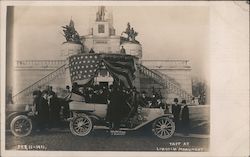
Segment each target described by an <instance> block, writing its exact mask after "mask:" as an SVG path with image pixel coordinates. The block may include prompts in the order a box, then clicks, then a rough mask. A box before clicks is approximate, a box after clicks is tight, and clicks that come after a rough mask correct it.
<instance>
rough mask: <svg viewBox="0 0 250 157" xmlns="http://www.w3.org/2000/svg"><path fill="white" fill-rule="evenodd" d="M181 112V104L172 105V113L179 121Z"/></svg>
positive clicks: (176, 120)
mask: <svg viewBox="0 0 250 157" xmlns="http://www.w3.org/2000/svg"><path fill="white" fill-rule="evenodd" d="M180 112H181V105H179V104H177V105H176V104H173V105H172V113H173V115H174V121H175V122H176V123H177V122H178V121H179V120H180Z"/></svg>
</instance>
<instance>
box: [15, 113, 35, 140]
mask: <svg viewBox="0 0 250 157" xmlns="http://www.w3.org/2000/svg"><path fill="white" fill-rule="evenodd" d="M10 129H11V132H12V134H13V135H15V136H17V137H24V136H28V135H29V134H30V133H31V131H32V122H31V120H30V118H28V117H27V116H25V115H19V116H16V117H15V118H13V120H12V121H11V123H10Z"/></svg>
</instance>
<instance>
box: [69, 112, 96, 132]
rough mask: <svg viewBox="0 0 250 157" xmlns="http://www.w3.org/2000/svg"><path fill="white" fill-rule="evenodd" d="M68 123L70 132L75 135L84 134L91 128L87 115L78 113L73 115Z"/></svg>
mask: <svg viewBox="0 0 250 157" xmlns="http://www.w3.org/2000/svg"><path fill="white" fill-rule="evenodd" d="M69 125H70V131H71V133H72V134H74V135H77V136H86V135H88V134H89V133H90V132H91V130H92V128H93V123H92V121H91V119H90V118H89V116H87V115H78V116H76V117H74V118H73V119H72V120H71V121H70V124H69Z"/></svg>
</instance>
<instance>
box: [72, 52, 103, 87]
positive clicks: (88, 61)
mask: <svg viewBox="0 0 250 157" xmlns="http://www.w3.org/2000/svg"><path fill="white" fill-rule="evenodd" d="M100 64H101V58H100V55H98V54H87V55H84V54H82V55H74V56H70V58H69V71H70V77H71V82H77V83H78V84H86V83H88V82H89V81H90V80H91V79H92V78H93V77H95V74H96V72H97V70H98V69H99V65H100Z"/></svg>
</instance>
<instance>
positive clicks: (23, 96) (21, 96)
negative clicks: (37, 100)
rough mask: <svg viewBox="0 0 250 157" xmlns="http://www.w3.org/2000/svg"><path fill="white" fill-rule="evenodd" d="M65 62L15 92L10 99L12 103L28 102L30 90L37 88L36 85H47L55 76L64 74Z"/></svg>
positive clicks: (30, 94)
mask: <svg viewBox="0 0 250 157" xmlns="http://www.w3.org/2000/svg"><path fill="white" fill-rule="evenodd" d="M65 68H66V64H63V65H62V66H60V67H59V68H58V69H56V70H55V71H53V72H51V73H49V74H48V75H46V76H44V77H42V78H41V79H40V80H38V81H36V82H34V83H33V84H31V85H30V86H28V87H27V88H25V89H23V90H22V91H20V92H18V93H17V94H15V95H14V96H13V97H12V99H13V102H14V103H21V102H29V101H27V99H30V97H31V96H32V92H33V91H34V90H37V89H38V87H43V86H45V85H48V84H49V83H50V82H51V81H53V80H55V79H56V78H58V77H60V76H61V75H64V74H65Z"/></svg>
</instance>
